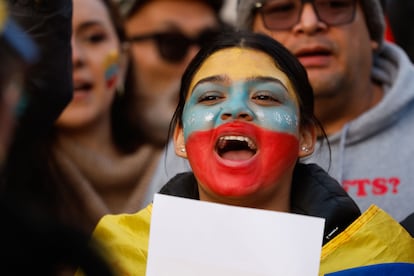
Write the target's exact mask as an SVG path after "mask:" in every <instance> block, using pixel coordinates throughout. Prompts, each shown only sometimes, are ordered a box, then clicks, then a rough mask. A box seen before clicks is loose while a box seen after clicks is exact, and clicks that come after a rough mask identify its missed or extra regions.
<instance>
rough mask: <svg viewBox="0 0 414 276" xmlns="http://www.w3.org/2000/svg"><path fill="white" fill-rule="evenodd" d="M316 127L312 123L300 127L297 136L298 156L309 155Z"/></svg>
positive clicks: (312, 148) (311, 150)
mask: <svg viewBox="0 0 414 276" xmlns="http://www.w3.org/2000/svg"><path fill="white" fill-rule="evenodd" d="M315 143H316V129H315V126H314V125H308V126H304V127H301V130H300V137H299V157H300V158H302V157H306V156H308V155H311V154H312V153H313V151H314V149H315Z"/></svg>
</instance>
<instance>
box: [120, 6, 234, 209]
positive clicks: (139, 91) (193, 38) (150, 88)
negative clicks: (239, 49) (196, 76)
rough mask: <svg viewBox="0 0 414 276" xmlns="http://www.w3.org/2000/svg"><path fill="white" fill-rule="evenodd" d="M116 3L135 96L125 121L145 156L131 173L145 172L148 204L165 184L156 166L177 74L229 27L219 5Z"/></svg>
mask: <svg viewBox="0 0 414 276" xmlns="http://www.w3.org/2000/svg"><path fill="white" fill-rule="evenodd" d="M118 2H119V6H120V8H121V11H122V14H123V16H124V18H125V20H126V22H125V27H126V33H127V36H128V39H129V42H130V48H131V59H132V66H133V67H134V69H135V76H134V78H135V83H134V84H133V85H134V90H135V91H136V94H135V96H134V97H133V98H131V99H130V100H128V105H129V106H128V107H127V109H126V110H128V112H129V114H128V115H127V117H128V118H129V120H130V121H131V125H133V126H134V127H135V130H134V133H135V137H136V139H137V140H138V141H140V147H141V148H142V149H147V150H148V151H151V154H150V155H149V156H148V158H147V159H146V161H145V162H144V163H143V164H142V166H140V167H137V168H136V169H137V170H140V169H145V170H146V172H147V177H146V179H145V181H146V182H147V185H148V182H150V183H151V184H149V185H148V187H149V190H148V192H147V197H146V199H147V200H146V203H149V202H151V200H152V195H153V194H154V192H158V190H159V188H161V186H162V185H164V184H165V183H166V181H164V180H165V179H167V176H166V168H165V167H164V166H163V165H164V163H159V164H158V162H159V160H160V156H161V155H162V152H163V149H164V146H165V145H166V143H167V139H168V128H169V123H170V121H171V118H172V115H173V112H174V110H175V108H176V106H177V103H178V92H179V86H180V81H181V75H182V73H183V72H184V69H185V67H186V66H187V65H188V63H189V62H190V60H191V59H192V58H193V56H194V55H195V54H196V53H197V52H198V50H199V49H200V46H201V45H203V44H205V43H206V42H208V41H209V40H211V39H212V38H213V37H214V36H215V35H216V33H217V32H218V31H219V30H222V29H227V28H230V27H231V24H230V23H229V21H231V19H228V20H227V21H225V20H223V19H222V16H223V15H222V14H223V8H224V6H223V1H222V0H118ZM226 7H227V6H226ZM230 14H231V13H230ZM127 86H128V85H127ZM127 86H126V89H127ZM157 166H158V168H157ZM143 181H144V180H143Z"/></svg>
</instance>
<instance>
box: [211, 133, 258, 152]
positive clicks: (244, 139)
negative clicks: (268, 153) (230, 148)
mask: <svg viewBox="0 0 414 276" xmlns="http://www.w3.org/2000/svg"><path fill="white" fill-rule="evenodd" d="M230 140H233V141H234V140H236V141H241V142H246V143H247V145H248V146H249V148H250V149H251V150H256V149H257V148H256V144H255V143H254V142H253V141H252V140H251V139H250V138H249V137H245V136H233V135H231V136H223V137H220V138H219V142H218V146H219V148H224V146H225V145H226V141H230Z"/></svg>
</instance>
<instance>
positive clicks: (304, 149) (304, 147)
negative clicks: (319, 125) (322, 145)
mask: <svg viewBox="0 0 414 276" xmlns="http://www.w3.org/2000/svg"><path fill="white" fill-rule="evenodd" d="M301 150H302V151H304V152H309V149H308V147H306V146H302V148H301Z"/></svg>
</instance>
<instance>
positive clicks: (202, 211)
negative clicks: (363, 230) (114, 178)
mask: <svg viewBox="0 0 414 276" xmlns="http://www.w3.org/2000/svg"><path fill="white" fill-rule="evenodd" d="M323 228H324V219H322V218H316V217H310V216H303V215H296V214H289V213H282V212H273V211H266V210H260V209H252V208H244V207H234V206H229V205H223V204H215V203H208V202H203V201H199V200H191V199H184V198H179V197H173V196H166V195H161V194H156V195H155V197H154V204H153V212H152V219H151V230H150V240H149V251H148V262H147V274H146V275H147V276H174V275H176V276H187V275H188V276H190V275H191V276H204V275H205V276H207V275H208V276H221V275H223V276H224V275H225V276H229V275H237V276H244V275H246V276H259V275H260V276H265V275H266V276H267V275H269V276H270V275H272V276H275V275H283V276H304V275H311V276H316V275H318V271H319V262H320V254H321V246H322V236H323Z"/></svg>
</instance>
